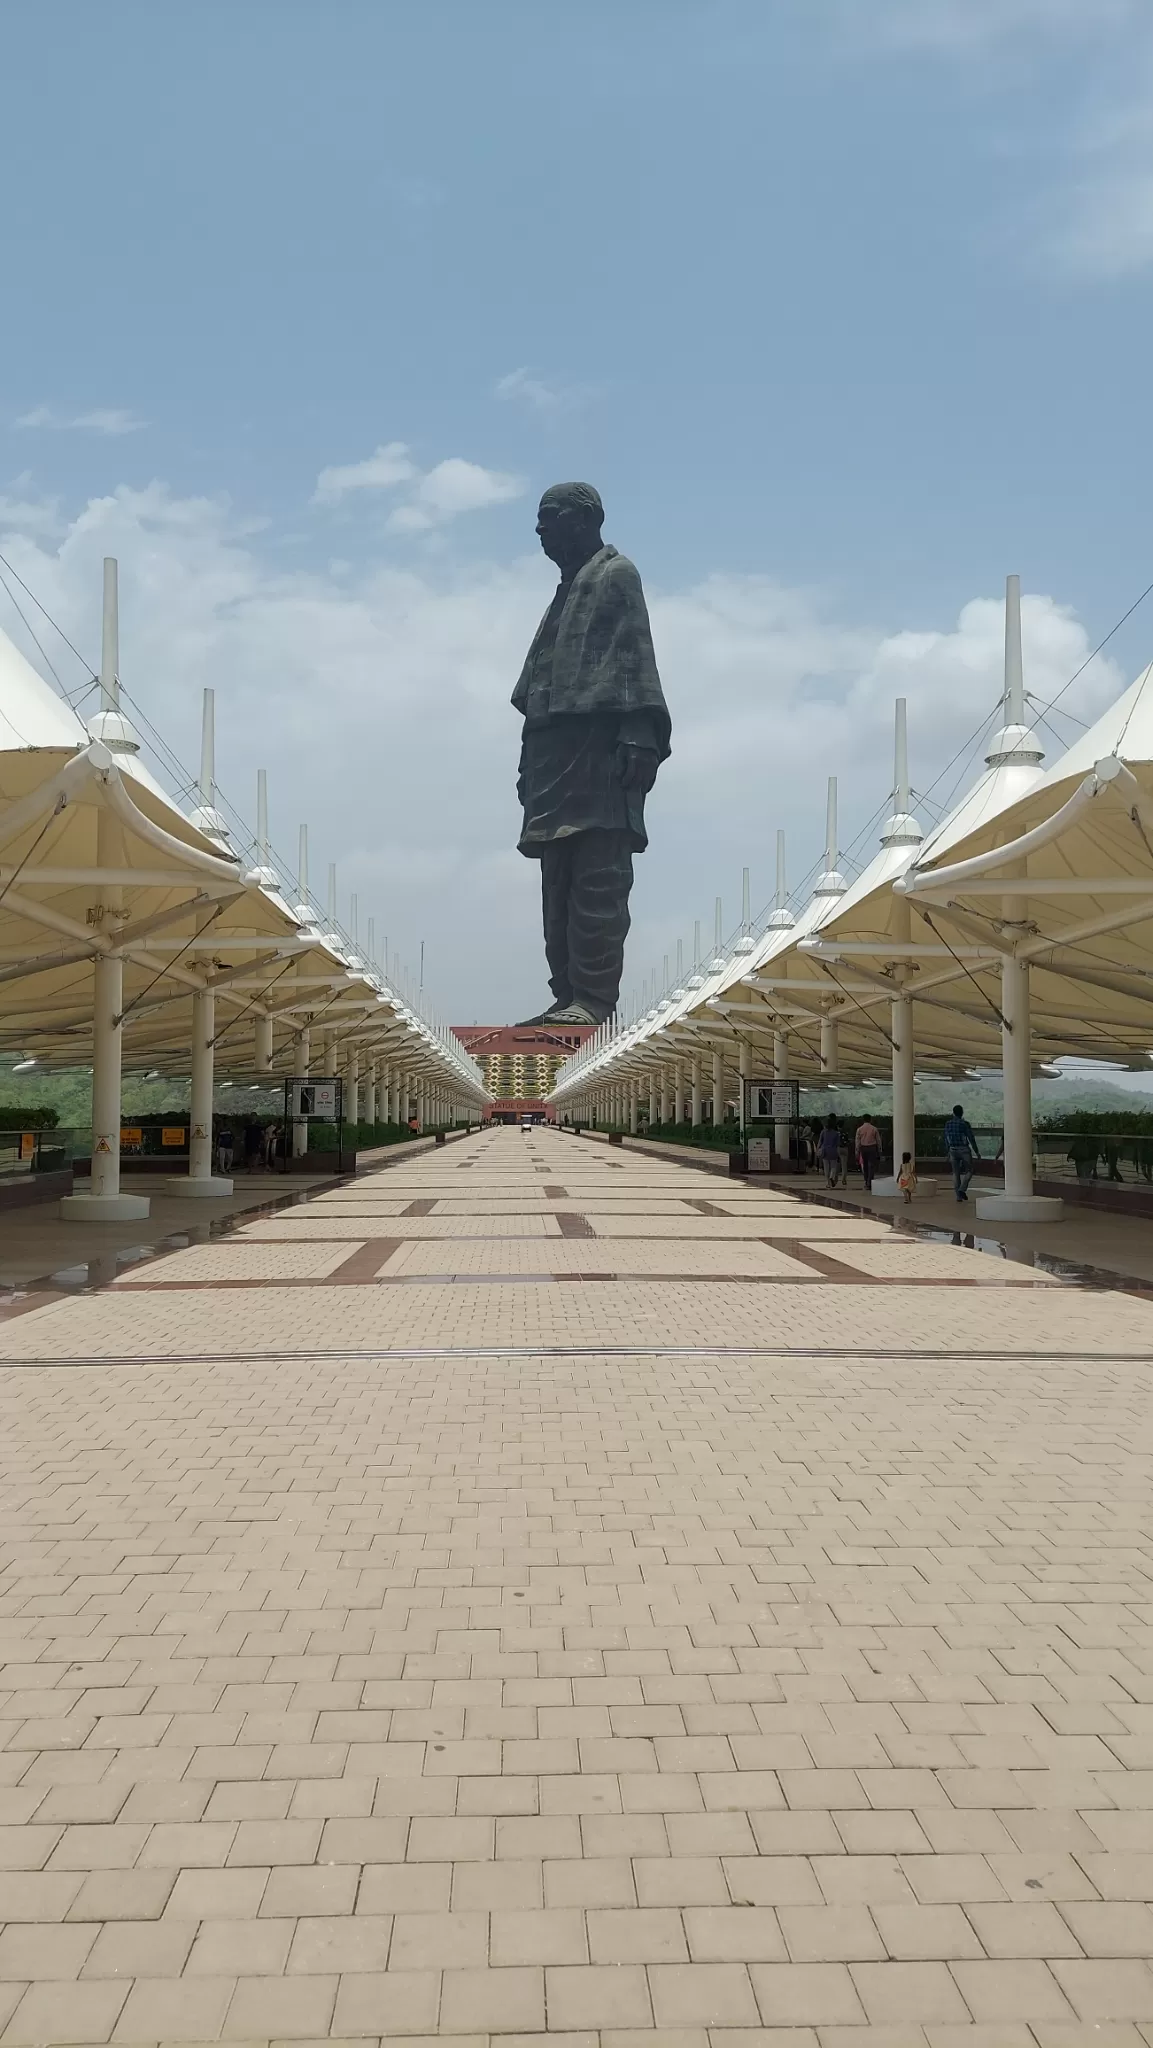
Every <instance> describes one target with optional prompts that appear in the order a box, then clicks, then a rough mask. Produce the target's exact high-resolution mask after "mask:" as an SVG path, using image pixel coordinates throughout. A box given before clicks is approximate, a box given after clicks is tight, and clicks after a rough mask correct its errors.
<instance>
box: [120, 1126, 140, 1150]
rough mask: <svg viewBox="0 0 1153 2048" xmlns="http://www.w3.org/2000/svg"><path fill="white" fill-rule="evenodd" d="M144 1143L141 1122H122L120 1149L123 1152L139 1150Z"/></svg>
mask: <svg viewBox="0 0 1153 2048" xmlns="http://www.w3.org/2000/svg"><path fill="white" fill-rule="evenodd" d="M143 1143H144V1132H143V1131H142V1129H141V1128H140V1125H139V1124H121V1126H120V1150H121V1151H122V1152H139V1150H140V1148H141V1146H142V1145H143Z"/></svg>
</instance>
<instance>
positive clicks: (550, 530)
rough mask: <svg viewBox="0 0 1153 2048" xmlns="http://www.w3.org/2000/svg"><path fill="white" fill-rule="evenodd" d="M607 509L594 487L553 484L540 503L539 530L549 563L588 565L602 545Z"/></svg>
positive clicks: (561, 566) (537, 525)
mask: <svg viewBox="0 0 1153 2048" xmlns="http://www.w3.org/2000/svg"><path fill="white" fill-rule="evenodd" d="M604 517H605V508H604V506H603V505H602V504H601V500H600V492H599V491H595V490H594V489H593V487H592V485H591V484H550V485H549V488H548V490H547V491H546V492H545V494H544V496H543V498H542V499H541V501H540V507H539V509H538V511H537V520H536V530H537V532H538V534H539V535H540V544H541V546H542V548H543V549H544V551H545V554H546V555H547V556H548V558H549V560H550V562H556V563H557V564H558V566H559V567H560V568H562V569H563V568H564V567H566V566H567V565H568V564H569V563H572V562H577V563H580V562H585V561H587V560H588V558H589V556H590V555H594V554H595V553H596V551H597V549H598V548H599V547H600V545H601V527H602V526H603V525H604Z"/></svg>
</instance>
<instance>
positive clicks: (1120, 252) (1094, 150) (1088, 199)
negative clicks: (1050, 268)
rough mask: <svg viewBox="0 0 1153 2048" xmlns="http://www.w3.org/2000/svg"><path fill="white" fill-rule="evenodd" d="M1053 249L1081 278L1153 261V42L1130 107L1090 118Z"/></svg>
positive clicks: (1112, 274) (1115, 274) (1051, 240)
mask: <svg viewBox="0 0 1153 2048" xmlns="http://www.w3.org/2000/svg"><path fill="white" fill-rule="evenodd" d="M1074 166H1075V168H1074V171H1073V174H1072V176H1071V178H1070V179H1069V180H1068V181H1067V183H1066V185H1065V187H1064V189H1063V191H1062V194H1061V202H1060V216H1061V217H1060V219H1059V221H1058V223H1057V225H1056V226H1055V228H1054V229H1053V230H1052V231H1051V233H1050V235H1049V237H1048V253H1049V254H1050V255H1051V256H1052V257H1053V258H1055V260H1056V261H1057V263H1058V264H1059V265H1060V266H1061V267H1063V268H1065V269H1067V270H1071V271H1073V272H1075V273H1076V274H1078V275H1079V276H1081V277H1085V278H1088V279H1096V280H1110V279H1115V278H1121V277H1126V276H1129V275H1131V274H1133V273H1135V272H1137V271H1140V270H1144V269H1145V268H1146V267H1147V266H1148V265H1149V264H1150V263H1151V262H1153V41H1151V42H1150V44H1149V47H1148V49H1147V51H1146V56H1145V63H1144V66H1143V77H1142V79H1141V83H1140V85H1139V86H1138V88H1137V89H1136V90H1134V89H1133V88H1132V87H1131V88H1130V96H1129V97H1128V98H1127V100H1126V101H1125V102H1124V103H1122V104H1113V105H1112V106H1110V108H1109V110H1108V112H1107V113H1106V114H1104V115H1103V116H1101V117H1099V118H1097V119H1089V120H1087V121H1086V122H1085V123H1084V124H1083V127H1082V130H1081V133H1080V135H1079V137H1078V139H1077V143H1076V146H1075V150H1074Z"/></svg>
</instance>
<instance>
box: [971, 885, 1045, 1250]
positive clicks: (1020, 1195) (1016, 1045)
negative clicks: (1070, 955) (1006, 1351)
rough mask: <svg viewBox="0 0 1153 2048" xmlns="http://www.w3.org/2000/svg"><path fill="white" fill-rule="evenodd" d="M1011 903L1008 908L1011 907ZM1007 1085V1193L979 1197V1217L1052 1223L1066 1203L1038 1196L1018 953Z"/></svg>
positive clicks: (1006, 1029)
mask: <svg viewBox="0 0 1153 2048" xmlns="http://www.w3.org/2000/svg"><path fill="white" fill-rule="evenodd" d="M1008 907H1009V906H1008V904H1006V909H1008ZM1001 1015H1002V1017H1003V1018H1004V1020H1005V1021H1004V1025H1003V1026H1002V1030H1001V1081H1002V1087H1003V1089H1004V1095H1005V1107H1004V1117H1005V1192H1004V1194H1002V1195H978V1197H977V1214H978V1216H982V1217H986V1218H987V1219H988V1220H989V1221H990V1222H1000V1223H1052V1222H1055V1221H1056V1219H1057V1217H1059V1216H1060V1214H1061V1212H1062V1209H1063V1208H1064V1203H1063V1202H1062V1201H1061V1200H1060V1198H1059V1197H1057V1196H1054V1195H1035V1194H1034V1193H1033V1063H1032V1049H1031V1045H1030V1016H1029V963H1028V961H1027V960H1017V959H1014V958H1013V957H1012V955H1009V956H1007V957H1006V958H1005V959H1004V960H1003V961H1002V962H1001Z"/></svg>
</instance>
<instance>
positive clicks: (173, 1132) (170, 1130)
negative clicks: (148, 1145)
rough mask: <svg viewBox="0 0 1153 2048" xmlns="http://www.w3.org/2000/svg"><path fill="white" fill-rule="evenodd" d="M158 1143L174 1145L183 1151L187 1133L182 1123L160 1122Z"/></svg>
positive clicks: (186, 1141)
mask: <svg viewBox="0 0 1153 2048" xmlns="http://www.w3.org/2000/svg"><path fill="white" fill-rule="evenodd" d="M160 1143H161V1144H162V1145H164V1146H176V1147H177V1148H178V1149H179V1150H181V1151H183V1149H184V1147H185V1145H187V1143H188V1133H187V1131H186V1130H185V1128H184V1125H183V1124H162V1125H161V1127H160Z"/></svg>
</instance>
